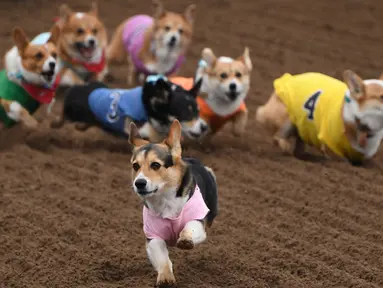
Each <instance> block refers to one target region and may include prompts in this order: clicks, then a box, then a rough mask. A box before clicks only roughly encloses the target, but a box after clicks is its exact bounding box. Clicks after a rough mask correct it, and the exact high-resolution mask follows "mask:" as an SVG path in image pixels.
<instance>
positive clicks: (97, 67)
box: [64, 50, 106, 74]
mask: <svg viewBox="0 0 383 288" xmlns="http://www.w3.org/2000/svg"><path fill="white" fill-rule="evenodd" d="M64 63H68V62H66V61H64ZM70 64H71V65H70V66H72V67H73V64H74V65H81V66H83V67H84V68H85V69H86V70H87V71H88V72H91V73H95V74H99V73H100V72H102V71H103V70H104V68H105V64H106V61H105V50H102V56H101V60H100V62H98V63H88V62H85V61H80V60H76V59H70Z"/></svg>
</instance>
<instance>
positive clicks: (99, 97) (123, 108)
mask: <svg viewBox="0 0 383 288" xmlns="http://www.w3.org/2000/svg"><path fill="white" fill-rule="evenodd" d="M88 102H89V107H90V109H91V110H92V112H93V114H94V115H95V116H96V118H97V119H98V120H99V121H100V122H101V123H102V124H103V125H104V126H105V128H108V129H110V130H112V131H114V132H119V133H122V134H126V133H125V132H124V126H125V118H126V117H129V118H131V119H132V120H133V121H135V122H146V121H147V116H146V111H145V108H144V104H143V103H142V87H137V88H133V89H108V88H99V89H96V90H94V91H93V92H92V93H90V95H89V99H88Z"/></svg>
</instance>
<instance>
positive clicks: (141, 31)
mask: <svg viewBox="0 0 383 288" xmlns="http://www.w3.org/2000/svg"><path fill="white" fill-rule="evenodd" d="M152 25H153V18H152V17H150V16H148V15H137V16H134V17H132V18H131V19H130V20H129V21H128V22H126V24H125V27H124V31H123V33H122V39H123V41H124V45H125V49H126V51H128V53H129V55H130V56H131V57H132V60H133V62H134V65H135V66H136V69H137V70H138V72H141V73H143V74H145V75H146V76H147V75H150V74H157V73H153V72H150V71H149V70H148V69H147V68H146V67H145V65H144V63H143V62H142V61H141V59H140V58H139V57H138V56H139V55H138V54H139V53H140V49H141V47H142V45H143V43H144V36H145V31H146V29H148V28H149V27H150V26H152ZM184 61H185V56H184V55H180V56H179V57H178V59H177V61H176V63H175V65H174V66H173V67H172V68H171V69H170V70H169V71H167V72H166V73H164V74H165V75H171V74H173V73H174V72H175V71H176V70H177V69H178V68H180V67H181V65H182V63H183V62H184Z"/></svg>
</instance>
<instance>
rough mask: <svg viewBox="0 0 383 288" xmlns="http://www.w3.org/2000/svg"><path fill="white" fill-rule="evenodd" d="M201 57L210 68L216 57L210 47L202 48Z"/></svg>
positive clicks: (213, 64)
mask: <svg viewBox="0 0 383 288" xmlns="http://www.w3.org/2000/svg"><path fill="white" fill-rule="evenodd" d="M202 59H203V60H205V61H206V63H207V65H208V66H209V67H210V68H212V67H214V66H215V63H216V62H217V57H216V56H215V55H214V53H213V50H211V49H210V48H204V49H203V50H202Z"/></svg>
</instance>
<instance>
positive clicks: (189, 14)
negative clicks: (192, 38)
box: [184, 4, 196, 25]
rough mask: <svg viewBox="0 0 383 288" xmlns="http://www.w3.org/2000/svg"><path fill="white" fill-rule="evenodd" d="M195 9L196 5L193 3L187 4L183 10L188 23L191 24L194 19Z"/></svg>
mask: <svg viewBox="0 0 383 288" xmlns="http://www.w3.org/2000/svg"><path fill="white" fill-rule="evenodd" d="M195 10H196V6H195V5H194V4H191V5H189V6H188V7H187V8H186V9H185V12H184V17H185V19H186V21H188V22H189V24H191V25H193V23H194V20H195Z"/></svg>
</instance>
